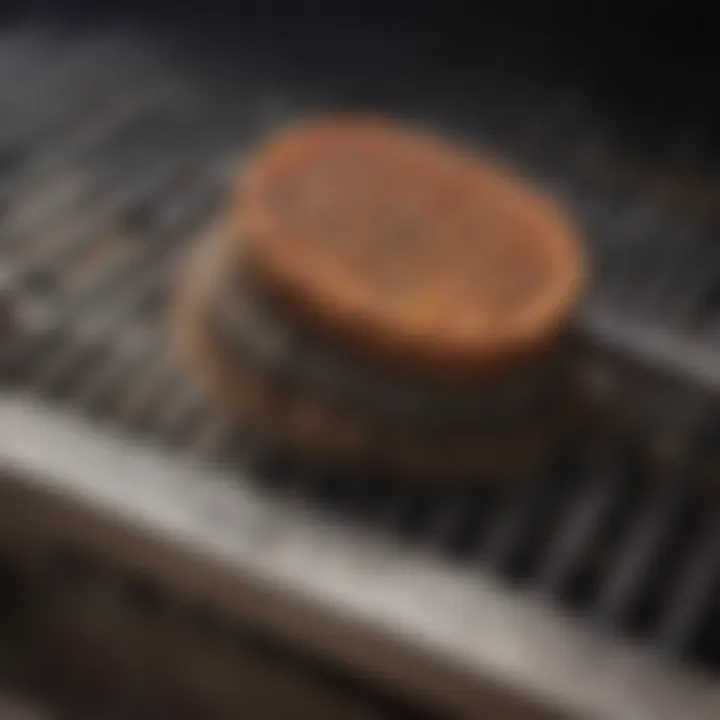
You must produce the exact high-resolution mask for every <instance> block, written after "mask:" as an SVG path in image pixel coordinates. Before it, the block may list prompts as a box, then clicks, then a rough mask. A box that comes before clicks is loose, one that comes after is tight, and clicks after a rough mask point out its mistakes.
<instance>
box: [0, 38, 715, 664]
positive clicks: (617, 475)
mask: <svg viewBox="0 0 720 720" xmlns="http://www.w3.org/2000/svg"><path fill="white" fill-rule="evenodd" d="M251 48H252V45H251V43H250V44H249V45H248V46H244V47H243V48H240V50H239V53H240V55H239V57H240V60H238V63H237V64H236V65H233V66H231V67H228V66H227V65H225V66H222V67H216V66H214V65H213V64H212V62H211V61H210V59H209V58H210V56H209V55H203V56H202V57H197V58H195V57H194V56H193V54H192V53H191V52H190V49H189V46H188V44H187V43H184V42H183V41H180V40H178V41H177V42H170V41H169V40H168V39H167V37H165V38H162V39H161V38H152V37H146V36H143V35H142V34H141V35H137V34H136V32H135V31H134V30H133V29H132V28H125V29H122V30H117V29H115V30H105V29H102V28H94V29H93V30H92V31H90V30H84V31H80V30H72V29H68V28H63V27H55V26H52V25H45V26H41V25H32V24H28V25H17V26H8V27H6V28H0V382H2V383H5V384H7V385H12V386H13V387H20V388H23V389H25V391H27V392H30V393H33V394H35V395H37V396H40V397H42V398H43V399H45V400H47V401H48V402H53V403H59V404H62V405H63V406H64V407H66V408H67V409H68V410H70V411H72V412H76V413H82V414H86V415H91V416H92V417H95V418H97V419H98V420H100V421H102V422H103V423H105V424H106V426H107V427H108V428H109V429H114V430H117V431H123V432H132V433H136V434H138V435H139V436H141V437H143V438H144V439H145V440H148V441H153V442H156V443H158V444H161V445H163V446H164V447H166V448H170V449H172V450H173V451H174V452H181V453H188V454H191V455H195V456H201V457H203V458H206V459H207V460H208V461H212V462H224V463H226V464H232V463H243V464H247V463H250V464H251V465H252V466H253V467H254V468H255V469H256V470H257V471H258V472H257V475H258V477H261V478H263V482H266V483H267V485H268V487H271V488H273V490H274V491H275V492H277V493H285V494H290V495H294V496H296V497H297V498H299V499H301V500H303V501H310V502H314V503H319V504H322V505H323V506H325V507H327V508H329V509H330V510H331V511H332V512H334V513H340V514H342V515H343V517H345V518H347V519H348V520H352V521H353V522H360V523H363V524H364V525H366V526H367V527H368V528H370V529H372V530H373V531H377V532H391V533H393V534H395V535H396V536H399V537H401V538H403V539H404V541H406V542H410V543H413V544H418V545H421V546H422V547H424V548H425V549H426V550H427V552H429V553H435V554H441V555H442V556H444V557H445V558H447V559H448V561H453V562H463V563H470V564H473V565H475V566H477V567H478V568H483V569H487V568H491V569H492V570H493V571H494V572H496V573H497V574H498V575H500V576H501V577H503V578H505V579H506V580H507V581H508V582H509V583H512V584H513V585H516V586H518V587H522V588H523V591H524V592H530V593H538V594H541V595H543V596H551V597H553V598H555V599H556V600H557V601H558V602H561V603H563V604H564V605H565V606H566V607H569V608H571V609H573V610H574V611H576V612H578V613H581V614H583V615H584V616H587V617H588V618H589V619H590V620H591V621H593V622H595V623H597V624H598V626H600V627H603V628H606V629H608V628H609V629H611V630H612V631H614V632H620V633H624V634H627V635H629V636H632V637H634V638H637V639H641V640H642V641H644V642H647V643H650V644H652V645H656V646H658V647H660V648H663V649H665V650H667V651H668V652H671V653H674V654H682V655H683V656H685V657H687V658H689V659H691V660H693V661H696V662H701V663H703V664H704V665H706V666H709V667H711V668H713V669H716V670H717V669H719V668H720V616H718V613H717V607H718V603H717V597H718V591H719V587H718V580H719V574H718V570H719V569H720V543H719V542H718V537H717V534H718V530H717V528H718V526H720V507H719V506H718V504H717V502H718V501H717V498H716V497H715V492H714V490H713V488H712V484H713V483H712V475H713V467H714V462H715V460H714V458H712V456H711V453H710V452H709V449H708V443H707V442H706V440H702V438H703V437H706V436H710V437H712V430H713V428H715V427H716V424H717V423H716V415H717V414H716V412H715V404H716V401H715V399H714V396H712V395H709V394H707V393H706V392H704V388H703V386H702V384H701V383H699V382H698V381H693V379H692V378H688V379H687V380H683V379H682V378H680V379H675V378H673V376H672V373H671V372H670V373H668V372H667V371H666V373H665V374H663V372H661V371H660V370H658V371H657V372H656V371H655V369H654V368H653V367H652V364H653V363H652V361H653V358H652V353H650V357H642V358H640V359H639V360H637V361H635V362H634V361H633V358H632V357H625V356H623V354H622V352H621V353H619V355H617V356H616V355H613V353H612V352H610V351H609V350H608V349H607V348H605V347H604V343H605V340H603V339H602V338H601V342H600V343H599V347H600V348H601V350H602V352H601V353H599V356H602V358H601V362H599V367H598V377H599V379H598V382H599V383H600V384H601V385H603V384H604V390H603V392H604V393H605V395H606V397H607V398H609V404H610V405H614V406H615V408H616V409H617V410H618V411H619V412H618V413H617V415H618V416H619V417H621V418H624V417H625V416H626V415H628V416H630V415H632V416H633V417H634V416H635V410H636V409H638V410H639V412H638V413H637V417H638V418H640V419H647V418H655V419H658V420H661V421H663V422H656V423H652V424H649V425H647V427H645V429H643V428H644V426H643V422H626V423H625V424H624V425H623V424H621V423H620V422H619V421H617V419H616V421H613V422H610V423H606V424H603V425H602V427H596V428H594V429H593V432H592V433H591V434H590V435H589V436H587V437H583V438H581V441H580V442H577V443H573V448H572V451H569V452H567V453H565V456H563V457H560V458H558V459H557V461H556V462H555V463H553V464H552V465H551V466H550V467H548V468H545V469H542V471H539V472H538V475H539V476H538V477H537V478H533V479H532V482H528V483H523V484H519V485H517V486H514V487H512V488H506V487H502V486H501V487H494V488H492V489H490V488H486V489H484V488H479V489H477V488H476V489H473V490H470V491H454V493H453V494H450V495H448V494H447V493H442V492H437V491H431V490H427V489H425V490H422V491H411V490H408V489H407V488H403V487H401V486H399V485H396V484H393V482H392V481H390V480H389V479H386V478H381V477H376V476H373V477H370V478H369V477H368V476H367V475H365V474H363V473H357V474H356V475H353V476H352V477H349V476H348V475H347V474H339V473H336V472H335V473H333V472H327V471H322V472H321V471H320V470H318V468H315V467H312V466H309V465H303V464H299V463H298V462H296V461H295V460H293V459H292V458H284V457H282V455H280V454H279V453H278V452H277V451H275V450H274V449H273V448H266V447H263V446H261V445H259V444H258V443H257V442H255V441H254V440H253V438H252V437H251V434H250V433H249V432H247V431H246V432H243V431H242V430H241V429H240V430H239V429H238V428H237V427H234V425H233V424H232V423H231V422H230V420H229V418H227V417H224V416H223V415H222V414H221V413H220V412H219V411H217V410H215V409H214V408H211V407H208V405H207V403H206V400H205V398H204V397H203V395H202V394H201V393H200V392H199V391H198V389H197V388H196V387H195V386H194V385H193V384H192V383H191V381H190V380H189V379H188V378H187V377H185V376H184V375H183V374H182V373H181V372H180V370H179V369H178V368H177V367H176V366H175V364H174V362H173V358H172V357H171V355H170V354H169V353H168V351H167V347H166V343H165V338H164V314H165V307H166V300H167V297H168V290H169V288H170V286H171V284H172V282H173V278H174V274H175V272H176V270H177V267H178V265H179V263H181V262H182V258H183V255H184V250H185V248H186V247H187V246H189V245H190V244H192V243H195V242H198V241H201V239H202V235H203V233H204V232H206V230H208V228H210V226H211V224H212V220H213V215H214V213H215V209H216V207H217V204H218V202H219V201H221V200H222V198H223V192H224V191H223V188H224V187H225V184H226V180H227V177H228V172H229V170H230V169H231V168H232V165H233V163H234V160H235V158H236V157H237V156H238V154H239V153H241V152H242V150H243V149H244V148H246V147H247V146H248V144H249V143H250V142H252V140H253V139H254V138H255V137H256V135H257V133H258V131H259V130H260V129H261V128H262V127H264V126H271V125H273V124H275V123H277V122H278V121H281V120H282V119H283V118H285V117H287V116H288V115H292V114H293V112H295V111H297V112H300V111H303V110H307V109H312V108H321V107H322V108H326V107H332V106H335V105H337V104H339V103H340V102H343V103H346V102H347V103H348V104H353V103H352V100H353V98H349V99H348V98H347V92H348V91H347V87H352V83H349V82H348V77H347V76H346V75H343V77H339V74H341V73H339V71H337V72H335V74H333V69H332V68H327V69H326V73H325V74H323V73H322V72H320V71H319V70H318V72H316V73H314V74H313V75H312V77H310V78H303V77H301V73H300V71H299V64H298V63H296V62H295V63H293V62H288V65H287V68H285V69H283V66H282V62H281V60H280V59H278V58H277V57H276V58H275V59H274V62H273V63H271V64H269V65H268V66H267V67H266V71H267V72H266V73H265V74H260V73H259V72H257V71H253V70H252V69H251V68H252V67H255V66H253V64H252V63H251V62H250V59H251V58H252V49H251ZM195 49H196V50H197V51H198V53H199V52H200V51H199V49H198V48H197V47H196V48H195ZM401 54H402V53H397V56H398V57H399V56H400V55H401ZM263 57H264V56H263ZM291 59H292V58H291ZM380 64H382V63H380ZM256 66H257V67H259V66H262V67H265V66H264V65H263V64H262V63H260V62H258V63H257V64H256ZM517 66H518V63H515V64H514V65H513V67H517ZM356 72H357V71H356ZM363 73H364V74H363V78H364V84H363V85H362V88H363V93H364V95H363V97H364V99H365V101H367V102H375V101H376V102H377V103H379V104H380V105H381V106H383V99H384V100H385V101H388V99H389V98H392V102H386V103H385V104H386V105H387V106H388V109H390V110H393V111H402V112H403V113H411V114H413V115H415V116H417V117H419V118H421V119H422V120H425V121H427V122H429V123H431V124H435V125H439V126H441V127H444V128H447V129H448V131H449V132H451V133H456V134H459V135H464V136H470V137H479V138H480V139H481V140H482V141H484V142H486V143H490V144H491V145H492V147H493V148H495V149H496V150H497V152H498V153H501V154H504V155H506V156H508V157H509V158H510V159H511V160H513V161H514V162H516V163H518V164H520V165H522V166H523V167H525V168H527V169H528V171H529V172H532V173H533V174H535V175H536V176H538V177H539V178H540V179H541V180H543V181H544V182H546V183H547V184H548V185H549V186H550V187H551V188H552V189H553V190H554V191H555V192H557V193H558V194H559V195H561V196H562V197H564V198H565V199H566V201H567V202H568V203H570V204H571V206H572V207H573V208H574V209H575V210H576V211H577V213H578V216H579V217H580V219H581V221H582V222H583V224H584V226H585V228H586V230H587V234H588V237H589V238H590V240H591V243H592V249H593V253H594V256H595V264H596V266H597V274H598V278H597V283H596V286H595V287H594V289H593V292H592V297H590V298H589V299H588V306H601V307H602V308H604V309H609V310H610V311H612V310H613V309H615V311H618V310H619V311H620V312H621V314H622V316H623V318H631V319H633V321H634V322H636V324H637V327H642V328H646V329H647V328H660V329H661V330H662V332H670V333H671V334H672V336H673V337H675V338H676V339H677V343H676V344H678V345H679V346H680V347H681V348H682V347H685V346H686V345H687V343H688V342H690V341H692V343H694V344H696V346H697V347H700V348H702V351H703V353H705V354H706V355H707V357H710V358H711V359H712V358H715V357H716V355H715V353H716V352H717V353H718V355H717V357H720V348H718V347H716V346H717V345H718V339H719V338H718V331H719V330H720V302H719V301H718V298H719V297H720V290H719V288H720V253H719V251H718V245H717V241H716V238H715V232H714V229H715V228H716V227H717V222H718V217H714V215H717V207H718V205H717V199H718V197H720V183H719V182H718V178H717V177H714V176H713V175H712V173H711V172H710V171H708V170H707V168H703V169H697V171H696V170H695V169H693V168H694V166H693V164H692V162H691V161H690V160H688V157H690V156H692V154H693V153H695V154H697V153H696V152H695V150H694V149H693V148H694V145H693V144H692V143H690V144H688V145H687V147H688V148H689V149H688V150H687V153H685V154H683V152H684V151H683V143H682V133H675V134H672V135H671V136H669V137H671V138H672V139H673V142H674V141H675V139H677V142H675V144H673V143H670V142H668V144H667V148H668V156H667V157H655V158H654V159H653V160H652V161H651V160H649V159H648V158H647V157H643V158H633V157H630V156H627V155H625V154H623V153H622V152H620V151H618V150H617V149H616V147H615V145H614V135H613V132H612V130H611V129H608V128H606V127H605V126H604V125H603V123H602V118H599V119H598V117H596V115H595V114H593V113H594V112H596V111H592V110H591V106H590V105H586V104H583V103H582V98H583V96H582V93H581V92H579V91H578V93H576V94H573V93H571V92H570V91H569V90H568V88H566V87H563V88H560V89H558V90H557V91H553V90H552V89H551V87H550V86H548V89H547V91H546V92H545V93H542V92H539V91H538V87H540V86H539V85H534V86H533V88H534V89H533V91H532V92H525V91H526V90H527V83H525V84H522V83H520V84H518V85H517V87H516V88H515V90H513V87H514V86H511V85H509V84H508V83H505V84H504V85H502V88H501V89H499V88H500V85H498V82H497V78H495V81H492V78H489V77H485V78H484V80H483V82H482V83H479V82H478V83H470V79H469V78H468V77H467V76H465V77H463V76H461V75H459V76H458V77H457V78H456V81H455V82H446V81H445V80H438V79H437V78H435V79H433V76H432V74H429V75H428V77H427V78H426V82H425V83H423V87H422V92H421V93H419V94H418V95H417V96H416V95H413V94H412V92H411V88H412V86H411V85H410V84H408V83H402V82H401V80H402V73H401V68H399V67H398V65H397V64H392V63H391V64H390V66H388V67H384V68H382V71H380V70H379V69H378V68H375V70H373V69H372V68H370V67H366V66H365V64H363ZM368 78H370V79H368ZM341 81H342V82H341ZM393 81H395V82H396V83H397V82H400V85H401V89H399V90H398V92H397V93H393V92H391V85H388V83H392V82H393ZM343 83H344V87H345V90H344V92H345V95H341V94H338V93H339V92H340V90H341V89H342V88H341V87H340V86H341V85H343ZM468 83H470V84H468ZM416 85H417V84H416ZM469 86H471V87H473V89H474V94H473V97H471V98H470V97H468V94H467V92H466V88H467V87H469ZM501 90H502V91H501ZM475 91H476V92H475ZM300 98H302V100H300ZM523 103H525V104H523ZM528 103H529V104H530V106H528ZM527 117H532V118H533V121H532V122H531V123H528V122H526V121H525V120H524V119H525V118H527ZM614 121H615V122H616V121H617V119H614ZM694 137H698V135H696V136H694ZM699 137H702V135H701V134H700V135H699ZM678 138H679V139H678ZM688 142H689V141H688ZM693 142H694V141H693ZM688 153H689V155H688ZM671 156H672V157H671ZM704 160H705V161H706V160H707V158H705V159H704ZM663 168H664V170H662V169H663ZM661 170H662V172H661ZM713 208H714V209H713ZM631 334H632V333H631ZM678 338H679V339H678ZM631 339H632V338H631ZM606 350H607V352H606ZM603 353H604V354H603ZM627 354H628V353H627V349H626V351H625V355H626V356H627ZM658 365H662V363H658ZM670 369H672V368H670ZM635 401H637V402H636V405H637V407H635V406H634V405H633V407H632V412H630V411H629V409H630V406H631V405H632V404H633V403H635ZM701 440H702V442H701ZM698 443H700V445H698ZM698 448H700V449H698ZM705 460H706V461H705Z"/></svg>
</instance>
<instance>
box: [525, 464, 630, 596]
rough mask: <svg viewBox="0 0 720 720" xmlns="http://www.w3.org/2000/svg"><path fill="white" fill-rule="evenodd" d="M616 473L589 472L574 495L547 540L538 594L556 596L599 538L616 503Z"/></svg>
mask: <svg viewBox="0 0 720 720" xmlns="http://www.w3.org/2000/svg"><path fill="white" fill-rule="evenodd" d="M621 481H622V479H618V473H617V469H615V468H612V466H611V467H610V468H608V467H603V468H601V469H596V470H594V471H593V472H592V474H591V477H590V478H589V480H588V481H587V482H586V483H584V484H583V485H582V486H581V487H580V488H579V489H578V491H577V493H576V497H575V499H574V502H573V503H572V505H571V507H570V509H569V511H568V512H567V514H566V517H565V518H564V522H562V523H561V524H559V525H558V530H557V531H556V533H555V534H554V536H553V538H552V539H551V540H550V543H549V546H548V549H547V551H546V553H545V558H544V562H543V563H542V565H541V566H540V568H539V570H538V572H537V584H538V587H539V589H540V590H541V591H543V592H546V593H549V594H558V593H560V591H561V590H562V588H563V585H564V584H565V583H566V582H567V580H568V578H569V577H570V576H571V575H572V573H573V572H574V571H575V570H576V569H577V566H578V565H579V564H581V563H582V562H583V560H584V558H585V556H586V555H587V552H588V548H590V547H592V546H593V541H594V540H595V539H596V538H597V537H598V535H599V534H600V532H601V530H602V527H603V523H604V521H606V520H607V516H608V513H609V511H610V510H611V508H612V507H613V505H614V504H615V503H617V501H618V490H619V488H618V484H619V482H621Z"/></svg>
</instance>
